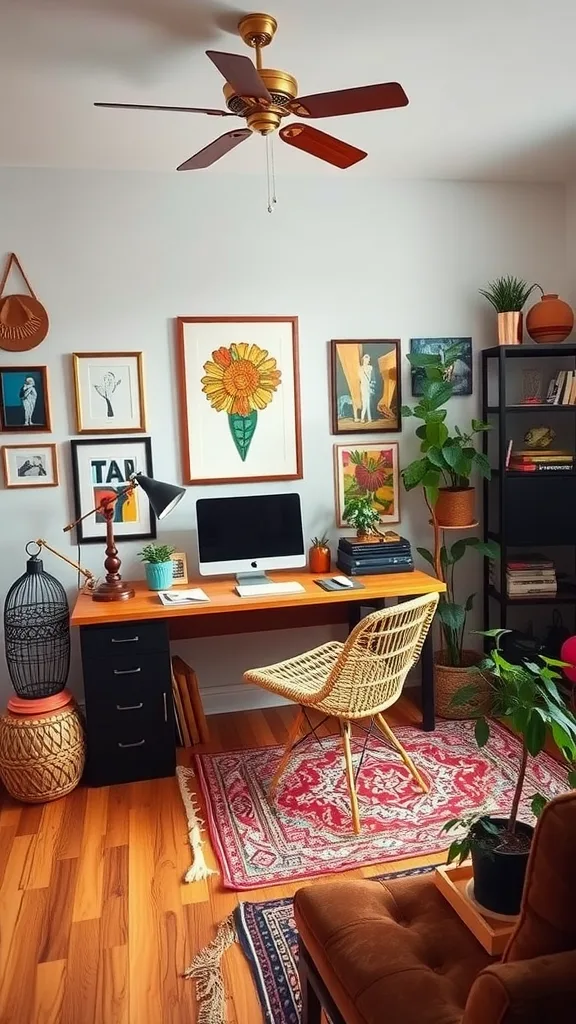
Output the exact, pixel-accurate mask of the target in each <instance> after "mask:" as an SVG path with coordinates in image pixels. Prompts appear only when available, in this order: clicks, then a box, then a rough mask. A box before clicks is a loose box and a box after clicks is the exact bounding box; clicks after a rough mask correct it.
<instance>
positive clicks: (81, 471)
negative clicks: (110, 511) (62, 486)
mask: <svg viewBox="0 0 576 1024" xmlns="http://www.w3.org/2000/svg"><path fill="white" fill-rule="evenodd" d="M70 445H71V450H72V474H73V481H74V504H75V517H74V518H75V519H80V517H81V516H87V518H86V519H84V520H83V521H82V522H81V523H78V525H77V527H76V530H77V539H78V543H79V544H89V543H90V542H97V541H102V540H103V539H104V538H105V537H106V523H105V520H104V516H102V515H101V514H100V513H99V512H95V513H93V514H92V515H89V513H90V512H91V511H92V509H94V508H96V507H97V506H98V505H99V504H100V503H101V501H102V499H103V498H108V497H114V496H116V495H119V497H118V501H117V502H116V504H115V506H114V536H115V538H116V540H117V541H119V540H150V539H153V538H154V537H155V536H156V518H155V516H154V513H153V511H152V509H151V508H150V503H149V501H148V499H147V497H146V495H145V494H143V492H142V491H141V490H140V488H139V487H137V488H136V489H135V490H134V491H132V493H131V494H128V495H123V494H122V491H123V490H124V489H125V488H126V487H127V486H128V484H129V483H130V477H131V475H132V474H133V473H143V474H144V475H145V476H152V445H151V443H150V438H149V437H138V438H130V439H128V438H123V437H114V438H106V437H103V438H98V439H94V440H92V438H90V439H89V440H88V439H86V440H82V441H71V442H70Z"/></svg>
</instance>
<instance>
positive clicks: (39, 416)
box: [0, 366, 52, 434]
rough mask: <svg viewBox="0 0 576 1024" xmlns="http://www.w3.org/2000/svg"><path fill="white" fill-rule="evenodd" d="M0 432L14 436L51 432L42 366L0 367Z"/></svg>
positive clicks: (44, 373)
mask: <svg viewBox="0 0 576 1024" xmlns="http://www.w3.org/2000/svg"><path fill="white" fill-rule="evenodd" d="M0 429H2V430H3V431H5V432H12V433H16V434H27V433H34V432H36V433H39V434H40V433H43V434H49V433H50V431H51V429H52V426H51V420H50V398H49V395H48V371H47V369H46V367H45V366H0Z"/></svg>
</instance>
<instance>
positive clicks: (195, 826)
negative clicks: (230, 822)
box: [176, 765, 218, 882]
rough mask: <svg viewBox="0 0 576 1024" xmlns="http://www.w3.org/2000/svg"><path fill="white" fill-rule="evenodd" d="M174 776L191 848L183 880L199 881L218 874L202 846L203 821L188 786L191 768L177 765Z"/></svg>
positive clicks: (192, 774) (192, 776)
mask: <svg viewBox="0 0 576 1024" xmlns="http://www.w3.org/2000/svg"><path fill="white" fill-rule="evenodd" d="M176 777H177V779H178V786H179V789H180V796H181V797H182V803H183V804H184V810H185V811H186V821H187V823H188V840H189V842H190V847H191V850H192V864H191V866H190V867H189V868H188V870H187V872H186V874H185V875H184V881H185V882H201V881H203V879H205V878H209V877H210V875H216V874H218V872H217V871H214V869H213V868H209V867H208V865H207V863H206V860H205V857H204V851H203V849H202V847H203V846H204V840H203V839H202V829H203V828H204V821H203V820H202V818H201V817H200V813H199V808H198V804H197V802H196V800H195V799H194V797H193V796H192V794H191V792H190V787H189V786H188V780H189V779H193V778H194V771H193V770H192V768H184V767H183V766H182V765H179V766H178V768H177V769H176Z"/></svg>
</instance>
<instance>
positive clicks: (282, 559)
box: [196, 493, 306, 597]
mask: <svg viewBox="0 0 576 1024" xmlns="http://www.w3.org/2000/svg"><path fill="white" fill-rule="evenodd" d="M196 513H197V518H198V563H199V566H198V567H199V571H200V575H201V576H217V575H223V574H229V573H235V574H236V580H237V583H238V593H239V594H240V596H241V597H244V596H248V593H250V594H255V593H261V594H266V593H276V592H280V588H283V592H284V593H295V592H297V591H301V590H303V587H301V586H300V585H299V584H297V583H294V584H288V583H272V582H271V581H270V580H269V579H268V578H267V576H266V570H267V569H298V568H301V567H302V566H304V565H306V555H305V551H304V533H303V529H302V511H301V507H300V495H299V494H294V493H291V494H254V495H247V496H245V497H241V498H236V497H235V498H198V500H197V502H196ZM289 587H292V590H289V589H288V588H289Z"/></svg>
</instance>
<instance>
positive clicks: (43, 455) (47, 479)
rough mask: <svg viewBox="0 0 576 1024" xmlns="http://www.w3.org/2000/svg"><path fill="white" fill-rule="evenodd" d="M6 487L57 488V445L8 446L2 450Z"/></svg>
mask: <svg viewBox="0 0 576 1024" xmlns="http://www.w3.org/2000/svg"><path fill="white" fill-rule="evenodd" d="M2 464H3V467H4V484H5V486H6V487H57V486H58V457H57V454H56V445H55V444H6V445H4V447H3V448H2Z"/></svg>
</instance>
